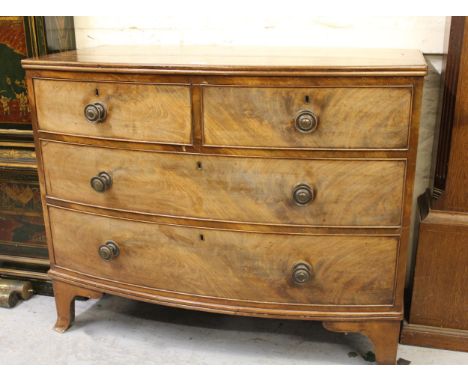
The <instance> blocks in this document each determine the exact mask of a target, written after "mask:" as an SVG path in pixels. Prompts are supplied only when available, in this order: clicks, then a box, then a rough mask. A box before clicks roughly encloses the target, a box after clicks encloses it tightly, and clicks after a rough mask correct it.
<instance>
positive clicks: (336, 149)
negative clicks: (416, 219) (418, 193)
mask: <svg viewBox="0 0 468 382" xmlns="http://www.w3.org/2000/svg"><path fill="white" fill-rule="evenodd" d="M23 66H24V68H25V69H26V70H27V82H28V90H29V97H30V103H31V106H32V111H33V113H32V114H33V121H34V133H35V143H36V149H37V156H38V160H39V163H38V167H39V171H40V182H41V191H42V202H43V206H44V215H45V218H46V227H47V235H48V245H49V253H50V256H51V270H50V273H49V274H50V277H51V278H52V280H53V285H54V291H55V299H56V305H57V313H58V320H57V324H56V329H57V330H58V331H65V330H66V329H67V328H68V327H69V326H70V324H71V323H72V321H73V319H74V309H73V307H74V302H73V301H74V298H75V297H77V296H84V297H90V298H97V297H99V296H100V295H101V293H110V294H115V295H120V296H125V297H128V298H133V299H138V300H142V301H148V302H154V303H158V304H164V305H170V306H175V307H181V308H187V309H198V310H203V311H208V312H217V313H226V314H236V315H248V316H258V317H264V318H286V319H299V320H321V321H323V323H324V325H325V327H326V328H328V329H330V330H334V331H343V332H353V331H356V332H361V333H364V334H365V335H367V336H369V338H370V339H371V341H372V342H373V344H374V346H375V353H376V358H377V361H378V362H380V363H395V358H396V349H397V342H398V334H399V326H400V322H401V319H402V314H403V313H402V312H403V286H404V280H405V268H406V256H407V248H408V233H409V232H408V230H409V224H410V216H411V200H412V188H413V178H414V172H415V158H416V146H417V137H418V124H419V112H420V103H421V92H422V81H423V76H424V75H425V73H426V65H425V61H424V59H423V57H422V55H421V54H420V53H419V52H417V51H406V50H403V51H402V50H331V49H305V48H283V49H280V48H224V49H223V48H208V47H191V48H188V47H159V48H158V47H140V48H137V47H120V48H116V47H107V48H106V47H103V48H92V49H84V50H78V51H74V52H66V53H60V54H56V55H50V56H45V57H40V58H38V59H27V60H24V61H23Z"/></svg>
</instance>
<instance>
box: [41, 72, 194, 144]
mask: <svg viewBox="0 0 468 382" xmlns="http://www.w3.org/2000/svg"><path fill="white" fill-rule="evenodd" d="M34 91H35V94H36V108H37V118H38V124H39V129H40V130H45V131H53V132H61V133H67V134H76V135H85V136H93V137H105V138H114V139H125V140H135V141H152V142H162V143H179V144H189V143H190V142H191V107H190V89H189V87H188V86H182V85H178V86H176V85H155V84H129V83H103V82H73V81H58V80H43V79H36V80H34ZM97 93H98V94H99V95H97ZM95 102H100V103H102V104H104V105H105V106H106V108H107V117H106V119H105V121H103V122H102V123H91V122H88V121H87V120H86V118H85V116H84V112H83V110H84V108H85V106H86V105H87V104H89V103H95Z"/></svg>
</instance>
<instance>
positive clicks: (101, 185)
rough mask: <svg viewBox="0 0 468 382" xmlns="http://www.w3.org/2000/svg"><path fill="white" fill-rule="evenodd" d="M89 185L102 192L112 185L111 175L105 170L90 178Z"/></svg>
mask: <svg viewBox="0 0 468 382" xmlns="http://www.w3.org/2000/svg"><path fill="white" fill-rule="evenodd" d="M90 183H91V187H92V188H93V189H94V190H95V191H97V192H104V191H106V190H108V189H109V188H110V186H112V177H111V176H110V175H109V174H108V173H107V172H105V171H103V172H100V173H99V174H98V175H97V176H93V177H92V178H91V181H90Z"/></svg>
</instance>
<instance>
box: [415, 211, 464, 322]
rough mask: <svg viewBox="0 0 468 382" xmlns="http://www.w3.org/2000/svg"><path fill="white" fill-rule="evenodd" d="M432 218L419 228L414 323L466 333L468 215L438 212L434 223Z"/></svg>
mask: <svg viewBox="0 0 468 382" xmlns="http://www.w3.org/2000/svg"><path fill="white" fill-rule="evenodd" d="M431 214H432V213H431V212H430V213H429V215H428V219H427V221H426V219H425V220H423V221H422V222H421V225H420V227H419V245H418V252H417V256H416V266H415V277H414V285H413V297H412V300H411V310H410V322H411V324H415V325H425V326H434V327H438V328H450V329H465V330H466V329H467V328H468V293H467V292H468V289H467V274H468V262H467V260H466V259H467V255H468V215H467V214H463V215H462V214H459V215H457V214H454V215H455V216H454V218H453V219H451V218H450V215H451V213H450V212H446V213H445V214H443V213H442V212H438V213H437V215H439V217H438V218H436V219H435V220H433V221H431V220H432V219H431V218H430V216H431ZM441 215H446V216H445V218H441V217H440V216H441Z"/></svg>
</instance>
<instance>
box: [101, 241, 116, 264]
mask: <svg viewBox="0 0 468 382" xmlns="http://www.w3.org/2000/svg"><path fill="white" fill-rule="evenodd" d="M98 253H99V256H100V257H101V259H103V260H105V261H111V260H112V259H115V258H116V257H117V256H119V254H120V249H119V246H118V245H117V243H116V242H114V241H112V240H109V241H107V242H106V244H103V245H101V246H99V251H98Z"/></svg>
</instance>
